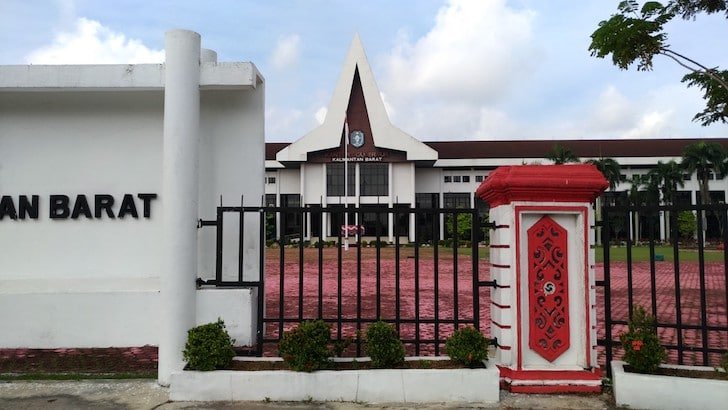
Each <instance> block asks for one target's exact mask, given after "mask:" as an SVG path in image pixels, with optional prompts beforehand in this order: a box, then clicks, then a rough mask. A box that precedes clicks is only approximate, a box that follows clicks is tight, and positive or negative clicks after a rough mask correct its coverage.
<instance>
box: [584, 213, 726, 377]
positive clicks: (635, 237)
mask: <svg viewBox="0 0 728 410" xmlns="http://www.w3.org/2000/svg"><path fill="white" fill-rule="evenodd" d="M727 210H728V205H725V204H715V205H680V206H606V207H603V208H602V210H601V211H602V215H601V219H602V222H601V224H600V225H601V232H602V247H603V253H602V255H603V270H600V269H597V282H596V284H597V292H598V296H597V299H600V298H603V303H600V304H598V310H601V312H599V318H600V319H601V318H603V320H604V322H603V323H604V325H603V326H600V329H599V337H598V344H599V345H600V346H602V347H603V349H604V353H605V359H606V364H609V362H610V361H611V360H612V359H613V358H618V357H620V356H621V355H622V354H623V351H622V350H621V347H620V342H619V334H620V333H621V332H624V331H626V330H627V323H628V320H629V318H631V317H632V313H633V310H634V308H635V306H637V305H641V306H643V307H644V308H645V310H646V311H647V312H648V313H650V314H651V315H652V316H653V317H654V318H655V319H656V325H657V332H658V336H659V338H660V341H661V344H662V345H663V346H664V347H665V348H666V349H667V351H668V362H670V363H675V364H694V365H704V366H715V365H717V364H718V362H719V360H720V355H721V354H724V353H726V352H728V311H727V310H726V306H727V305H728V269H726V266H728V246H726V245H728V229H726V223H725V222H726V220H727V219H726V211H727ZM597 266H599V265H597ZM607 368H608V369H609V367H608V366H607Z"/></svg>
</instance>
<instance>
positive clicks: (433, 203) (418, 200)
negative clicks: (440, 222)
mask: <svg viewBox="0 0 728 410" xmlns="http://www.w3.org/2000/svg"><path fill="white" fill-rule="evenodd" d="M439 199H440V195H439V194H415V207H416V208H437V206H438V202H440V201H439Z"/></svg>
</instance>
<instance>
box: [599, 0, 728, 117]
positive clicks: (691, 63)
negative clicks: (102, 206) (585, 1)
mask: <svg viewBox="0 0 728 410" xmlns="http://www.w3.org/2000/svg"><path fill="white" fill-rule="evenodd" d="M617 9H618V12H617V13H616V14H613V15H612V16H611V17H610V18H609V19H608V20H604V21H601V22H600V23H599V26H598V28H597V29H596V30H595V31H594V33H592V35H591V39H592V42H591V44H590V45H589V51H590V52H591V55H592V56H594V57H598V58H604V57H607V56H609V55H611V56H612V63H614V65H616V66H617V67H619V68H620V69H622V70H626V69H628V68H629V67H630V66H632V65H633V64H637V70H640V71H649V70H652V67H653V59H654V57H655V56H658V55H659V56H664V57H667V58H669V59H671V60H673V61H674V62H676V63H677V64H679V65H680V66H682V67H684V68H685V69H687V70H688V71H690V72H689V73H688V74H687V75H685V76H684V77H683V78H682V81H683V82H684V83H687V86H688V87H697V88H700V89H701V91H702V92H703V99H704V100H706V107H705V109H704V110H703V111H701V112H699V113H697V114H696V115H695V117H693V120H694V121H699V122H700V123H701V124H702V125H709V124H712V123H714V122H723V123H728V70H721V69H719V68H718V67H709V66H708V65H705V64H702V63H699V62H697V61H695V60H693V59H691V58H690V57H688V56H686V55H684V54H682V53H680V52H677V51H675V50H673V49H672V48H671V47H670V45H669V44H668V43H667V40H668V35H667V33H666V32H665V26H666V24H667V23H669V22H670V21H672V20H673V19H675V18H676V17H677V18H683V19H694V18H695V17H696V16H697V15H698V14H701V13H705V14H713V13H719V12H726V17H728V7H727V5H726V0H671V1H669V2H667V3H666V4H663V3H660V2H658V1H647V2H644V4H642V6H640V4H639V2H638V1H636V0H625V1H622V2H620V3H619V6H618V7H617Z"/></svg>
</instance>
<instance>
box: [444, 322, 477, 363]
mask: <svg viewBox="0 0 728 410" xmlns="http://www.w3.org/2000/svg"><path fill="white" fill-rule="evenodd" d="M445 352H446V353H447V355H448V356H450V358H451V359H452V360H455V361H456V362H459V363H462V364H464V365H465V366H468V367H474V366H477V365H478V364H479V363H481V362H482V361H483V360H488V339H486V338H485V336H483V334H482V333H480V332H479V331H478V330H477V329H475V328H474V327H471V326H468V327H464V328H460V329H458V330H456V331H455V332H453V334H452V336H450V337H449V338H448V339H447V341H446V342H445Z"/></svg>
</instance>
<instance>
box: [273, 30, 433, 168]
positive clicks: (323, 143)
mask: <svg viewBox="0 0 728 410" xmlns="http://www.w3.org/2000/svg"><path fill="white" fill-rule="evenodd" d="M357 68H358V69H359V78H360V80H361V87H362V91H363V93H364V101H365V102H366V107H367V113H368V114H369V121H370V124H371V129H372V136H373V138H374V145H375V146H376V147H379V148H388V149H393V150H399V151H404V152H406V153H407V160H408V161H435V160H437V157H438V156H437V151H435V150H434V149H432V148H430V147H429V146H427V145H426V144H423V143H422V142H421V141H419V140H417V139H416V138H414V137H412V136H411V135H409V134H407V133H405V132H404V131H402V130H400V129H399V128H397V127H395V126H394V125H392V123H391V122H390V121H389V116H388V115H387V110H386V109H385V108H384V102H383V101H382V96H381V94H380V93H379V88H378V87H377V83H376V81H375V80H374V75H373V74H372V69H371V67H370V66H369V62H368V61H367V57H366V54H365V53H364V47H363V46H362V43H361V40H360V39H359V35H358V34H357V35H355V36H354V39H353V40H352V41H351V46H350V47H349V52H348V54H347V55H346V60H345V62H344V67H343V69H342V70H341V75H340V76H339V81H338V82H337V84H336V88H335V89H334V94H333V95H332V97H331V102H330V103H329V107H328V111H327V113H326V119H324V123H323V124H321V125H320V126H319V127H318V128H316V129H314V130H313V131H311V132H309V133H308V134H306V135H304V136H303V137H301V138H299V139H298V140H297V141H295V142H293V143H291V144H290V145H289V146H287V147H286V148H284V149H282V150H281V151H279V152H278V154H276V160H278V161H279V162H303V161H306V156H307V154H308V153H309V152H313V151H320V150H325V149H330V148H336V147H338V146H339V144H340V143H341V132H342V129H343V126H344V118H345V116H346V109H347V107H348V106H349V97H350V95H351V87H352V83H353V81H354V74H355V72H356V70H357Z"/></svg>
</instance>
